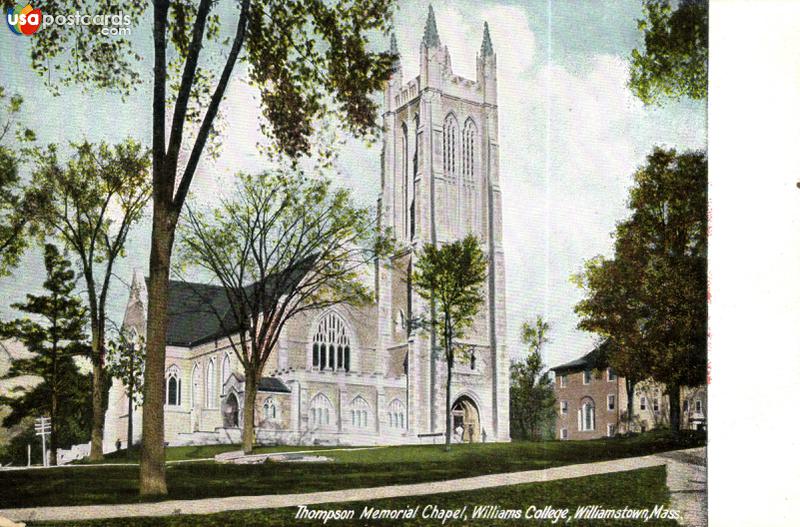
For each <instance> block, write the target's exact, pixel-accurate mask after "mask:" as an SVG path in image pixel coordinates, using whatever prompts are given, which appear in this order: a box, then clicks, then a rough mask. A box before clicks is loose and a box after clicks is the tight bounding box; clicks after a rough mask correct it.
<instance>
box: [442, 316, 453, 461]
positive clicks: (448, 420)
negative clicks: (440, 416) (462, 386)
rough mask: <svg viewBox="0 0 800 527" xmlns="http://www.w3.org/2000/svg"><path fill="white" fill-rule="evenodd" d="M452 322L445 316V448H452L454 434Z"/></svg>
mask: <svg viewBox="0 0 800 527" xmlns="http://www.w3.org/2000/svg"><path fill="white" fill-rule="evenodd" d="M449 327H450V322H449V317H445V337H444V346H445V348H444V353H445V358H446V359H447V387H446V388H445V399H446V400H445V404H446V405H447V406H446V407H445V434H446V437H445V450H450V440H451V437H450V436H451V435H452V430H451V428H452V426H453V424H452V417H451V414H452V408H450V381H451V380H452V379H453V349H452V348H453V344H452V342H451V338H450V336H449V334H450V333H449V329H448V328H449Z"/></svg>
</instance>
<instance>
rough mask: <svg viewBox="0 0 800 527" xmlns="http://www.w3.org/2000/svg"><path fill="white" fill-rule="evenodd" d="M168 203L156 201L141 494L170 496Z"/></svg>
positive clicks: (171, 236) (170, 225) (170, 228)
mask: <svg viewBox="0 0 800 527" xmlns="http://www.w3.org/2000/svg"><path fill="white" fill-rule="evenodd" d="M168 211H169V209H168V206H167V205H166V204H165V203H159V201H158V200H154V205H153V231H152V238H151V242H150V280H149V282H148V295H147V296H148V304H147V353H146V356H145V368H144V403H143V405H142V451H141V460H140V464H139V494H141V495H142V496H155V495H163V494H166V493H167V480H166V466H165V464H164V461H165V452H164V362H165V356H166V341H167V305H168V294H169V267H170V260H171V257H172V244H173V241H174V234H175V229H174V223H173V222H172V221H171V218H170V216H169V212H168Z"/></svg>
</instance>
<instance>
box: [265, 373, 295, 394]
mask: <svg viewBox="0 0 800 527" xmlns="http://www.w3.org/2000/svg"><path fill="white" fill-rule="evenodd" d="M258 391H259V392H277V393H292V390H290V389H289V387H288V386H286V385H285V384H283V381H282V380H280V379H279V378H277V377H261V380H260V381H258Z"/></svg>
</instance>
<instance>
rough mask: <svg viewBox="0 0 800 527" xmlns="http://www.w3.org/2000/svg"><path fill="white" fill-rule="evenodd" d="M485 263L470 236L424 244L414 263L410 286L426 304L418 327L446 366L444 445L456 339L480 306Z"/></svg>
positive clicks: (484, 279) (448, 420)
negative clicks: (442, 356)
mask: <svg viewBox="0 0 800 527" xmlns="http://www.w3.org/2000/svg"><path fill="white" fill-rule="evenodd" d="M487 267H488V260H487V258H486V255H485V254H484V252H483V250H482V249H481V247H480V241H478V238H477V237H475V235H473V234H470V235H468V236H467V237H465V238H464V239H462V240H456V241H454V242H451V243H444V244H442V245H441V246H437V245H436V244H432V243H426V244H425V245H424V246H423V248H422V252H421V254H420V256H419V259H418V260H417V262H416V265H415V268H414V271H413V275H412V278H411V279H412V284H413V287H414V289H415V291H416V292H417V294H419V296H420V297H422V299H423V300H426V301H428V303H429V304H430V306H431V308H430V312H429V314H428V316H427V317H423V319H422V320H421V321H420V323H421V325H422V327H423V328H424V329H427V331H428V332H429V333H430V334H431V336H432V337H433V338H432V340H434V342H435V340H436V339H439V341H440V342H441V345H440V346H435V347H434V349H440V350H443V351H444V355H445V360H446V362H447V395H446V399H447V401H446V404H447V407H446V412H447V413H446V421H447V431H446V441H447V445H448V446H449V445H450V440H451V430H450V425H451V423H450V411H451V408H450V405H451V401H450V384H451V380H452V374H453V364H454V362H455V359H456V357H455V355H456V352H457V350H458V349H459V347H458V345H457V343H456V339H458V338H461V337H463V336H464V334H465V332H466V330H467V329H468V328H469V327H470V325H471V324H472V320H473V319H474V318H475V315H477V314H478V310H479V309H480V307H481V306H482V305H483V301H484V295H483V286H484V284H485V282H486V273H487Z"/></svg>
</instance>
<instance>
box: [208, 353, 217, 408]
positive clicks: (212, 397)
mask: <svg viewBox="0 0 800 527" xmlns="http://www.w3.org/2000/svg"><path fill="white" fill-rule="evenodd" d="M216 366H217V361H216V360H215V359H210V360H209V361H208V364H206V408H216V406H217V405H216V402H217V397H216V393H215V390H214V386H215V385H216V383H215V382H214V380H215V379H216V376H215V373H216V371H215V370H216Z"/></svg>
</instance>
